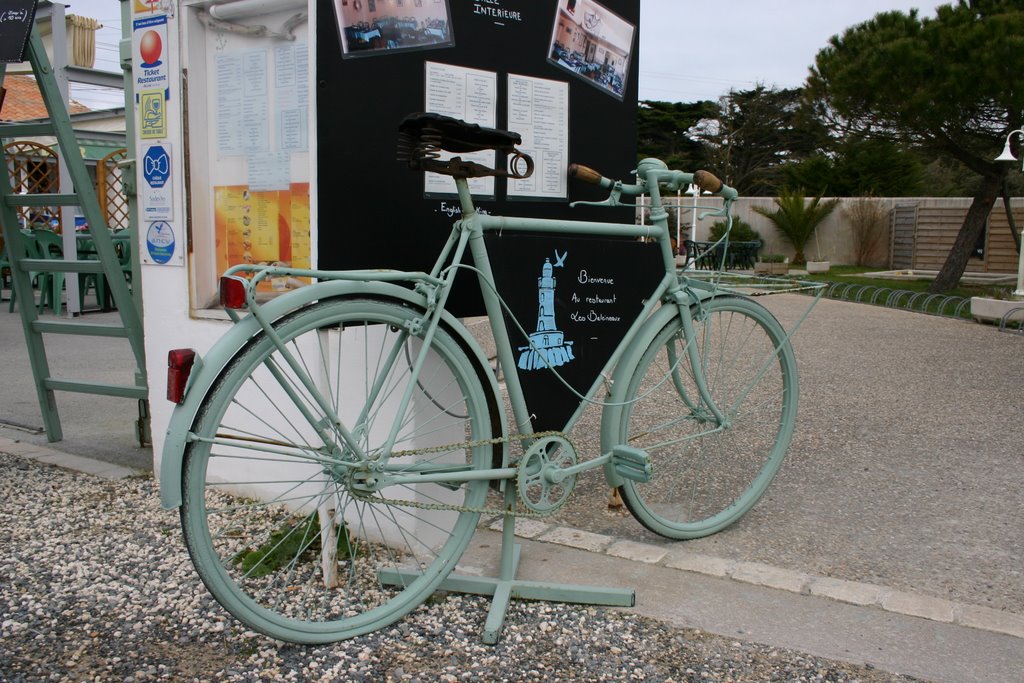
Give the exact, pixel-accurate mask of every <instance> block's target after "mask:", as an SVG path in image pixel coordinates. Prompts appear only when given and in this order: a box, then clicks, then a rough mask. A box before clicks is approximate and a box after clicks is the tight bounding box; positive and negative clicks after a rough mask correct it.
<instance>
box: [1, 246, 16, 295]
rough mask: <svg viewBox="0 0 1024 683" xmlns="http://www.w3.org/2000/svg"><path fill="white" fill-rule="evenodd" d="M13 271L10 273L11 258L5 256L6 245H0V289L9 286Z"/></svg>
mask: <svg viewBox="0 0 1024 683" xmlns="http://www.w3.org/2000/svg"><path fill="white" fill-rule="evenodd" d="M12 279H13V273H11V260H10V259H9V258H7V245H2V246H0V289H8V288H9V287H11V281H12Z"/></svg>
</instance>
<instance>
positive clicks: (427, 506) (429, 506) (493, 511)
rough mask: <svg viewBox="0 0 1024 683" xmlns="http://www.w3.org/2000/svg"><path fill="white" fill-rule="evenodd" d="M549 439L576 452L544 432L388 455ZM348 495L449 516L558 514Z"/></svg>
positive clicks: (566, 436) (540, 515)
mask: <svg viewBox="0 0 1024 683" xmlns="http://www.w3.org/2000/svg"><path fill="white" fill-rule="evenodd" d="M549 436H559V437H561V438H563V439H565V440H566V441H568V442H569V445H570V446H572V448H573V450H574V451H575V450H576V446H575V444H573V443H572V441H571V440H570V439H569V437H568V435H567V434H566V433H565V432H559V431H554V430H552V431H546V432H532V433H530V434H519V435H518V436H504V437H497V438H493V439H480V440H478V441H464V442H462V443H453V444H446V445H443V446H432V447H430V448H417V449H415V450H405V451H394V452H393V453H392V454H391V457H392V458H394V457H399V458H402V457H409V456H413V455H420V454H423V453H444V452H445V451H450V450H455V449H459V448H478V447H480V446H494V445H497V444H500V443H510V442H512V441H520V442H521V441H526V440H527V439H543V438H546V437H549ZM509 481H510V482H512V481H513V479H510V480H509ZM349 495H351V496H352V497H353V498H356V499H358V500H361V501H364V502H367V503H380V504H384V505H403V506H405V507H410V508H416V509H417V510H433V511H444V510H450V511H452V512H471V513H479V514H484V515H502V516H504V515H506V514H512V515H515V516H516V517H530V518H538V519H539V518H541V517H550V516H551V515H552V514H554V513H555V512H557V510H551V511H548V512H533V511H532V510H525V511H522V512H517V511H515V510H513V511H512V512H511V513H510V512H508V511H506V510H505V509H503V508H487V507H482V508H474V507H469V506H466V505H452V504H445V503H420V502H417V501H414V500H406V499H402V498H381V497H377V496H359V495H357V494H355V493H354V492H353V491H352V490H351V489H349ZM518 499H519V497H518V496H516V500H518ZM516 507H517V508H518V507H519V505H518V504H517V505H516Z"/></svg>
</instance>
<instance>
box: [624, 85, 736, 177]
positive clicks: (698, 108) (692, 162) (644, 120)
mask: <svg viewBox="0 0 1024 683" xmlns="http://www.w3.org/2000/svg"><path fill="white" fill-rule="evenodd" d="M716 111H717V110H716V107H715V104H714V103H713V102H708V101H702V102H695V103H692V104H682V103H679V102H676V103H670V102H642V103H641V105H640V107H639V109H638V110H637V153H638V158H639V159H644V158H646V157H655V158H657V159H661V160H662V161H664V162H665V163H666V164H668V166H669V168H676V169H681V170H690V171H694V170H697V169H699V168H703V167H704V166H705V161H704V159H705V156H704V150H703V147H702V145H701V143H700V142H699V141H698V140H696V139H695V138H694V137H693V136H692V135H691V129H692V128H693V127H694V126H696V125H697V124H698V123H699V122H700V121H701V120H702V119H705V118H708V117H712V116H714V115H715V112H716Z"/></svg>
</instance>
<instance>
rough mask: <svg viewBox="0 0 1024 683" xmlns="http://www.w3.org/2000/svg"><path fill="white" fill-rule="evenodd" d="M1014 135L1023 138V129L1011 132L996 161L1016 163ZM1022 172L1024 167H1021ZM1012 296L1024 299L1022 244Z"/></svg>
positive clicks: (1018, 255) (1023, 245)
mask: <svg viewBox="0 0 1024 683" xmlns="http://www.w3.org/2000/svg"><path fill="white" fill-rule="evenodd" d="M1014 135H1019V136H1021V138H1024V129H1020V128H1018V129H1017V130H1011V131H1010V132H1009V134H1007V136H1006V144H1005V145H1003V152H1002V154H1000V155H999V156H997V157H996V158H995V160H996V161H1006V162H1014V161H1017V157H1015V156H1014V155H1013V151H1012V150H1011V149H1010V139H1011V138H1012V137H1013V136H1014ZM1021 170H1022V171H1024V166H1022V167H1021ZM1013 296H1015V297H1018V298H1024V244H1022V245H1021V249H1020V251H1019V252H1018V253H1017V289H1015V290H1014V292H1013Z"/></svg>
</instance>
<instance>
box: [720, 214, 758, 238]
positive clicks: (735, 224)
mask: <svg viewBox="0 0 1024 683" xmlns="http://www.w3.org/2000/svg"><path fill="white" fill-rule="evenodd" d="M725 226H726V222H725V221H716V222H715V223H714V224H713V225H712V226H711V230H710V231H709V233H708V239H709V240H711V241H712V242H717V241H718V240H720V239H722V235H724V234H725ZM729 241H730V242H760V241H761V235H760V234H758V232H757V230H754V228H753V227H752V226H751V225H750V223H747V222H746V221H745V220H743V219H742V218H735V217H734V218H733V219H732V230H730V231H729Z"/></svg>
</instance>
